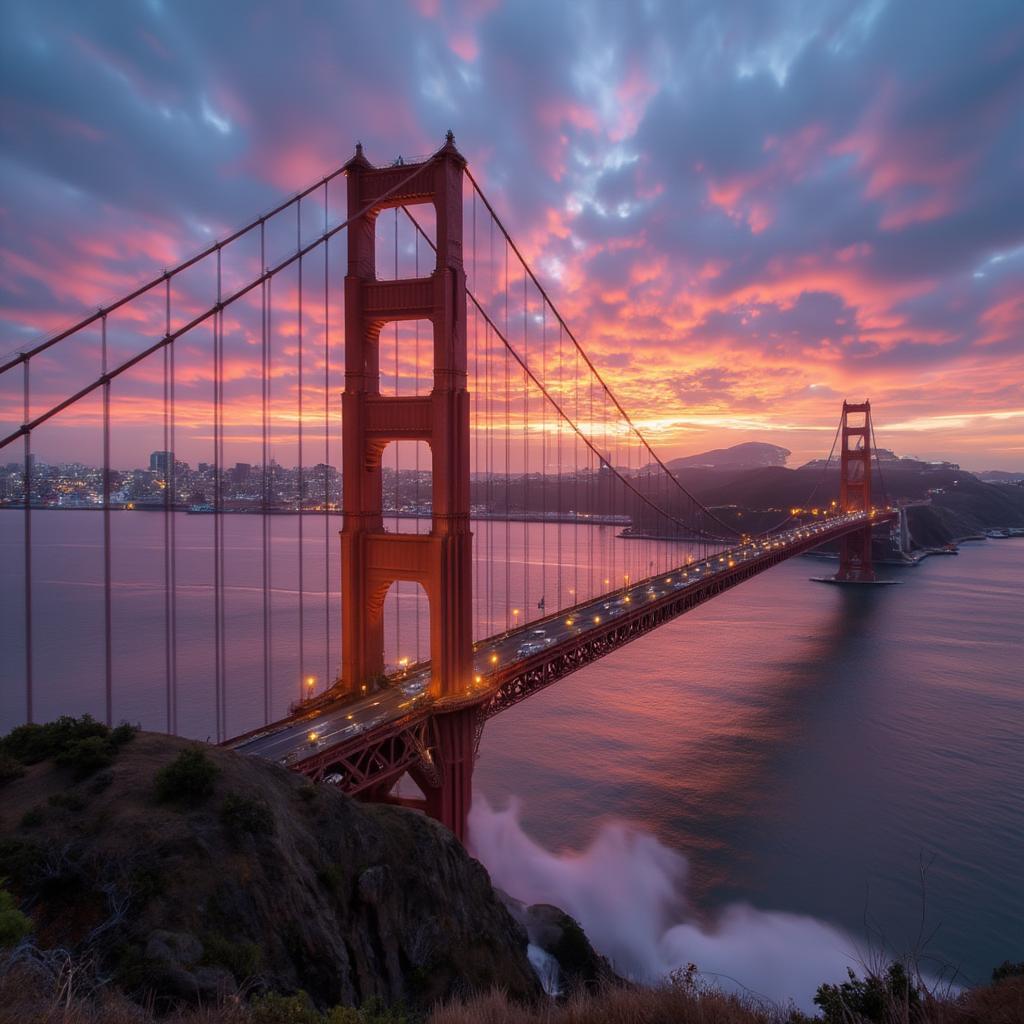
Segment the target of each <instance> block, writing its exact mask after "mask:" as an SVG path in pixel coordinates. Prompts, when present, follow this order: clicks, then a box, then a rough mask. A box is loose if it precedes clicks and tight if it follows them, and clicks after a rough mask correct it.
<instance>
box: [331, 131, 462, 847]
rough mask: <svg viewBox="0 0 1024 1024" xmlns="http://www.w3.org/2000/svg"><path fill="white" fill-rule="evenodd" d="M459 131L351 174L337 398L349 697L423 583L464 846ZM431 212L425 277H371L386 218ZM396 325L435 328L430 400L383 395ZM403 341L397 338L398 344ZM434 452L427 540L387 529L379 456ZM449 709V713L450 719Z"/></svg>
mask: <svg viewBox="0 0 1024 1024" xmlns="http://www.w3.org/2000/svg"><path fill="white" fill-rule="evenodd" d="M465 166H466V161H465V159H464V157H463V156H462V154H461V153H459V151H458V150H457V149H456V147H455V143H454V139H453V138H452V135H451V133H449V135H448V139H447V141H446V143H445V145H444V146H442V147H441V149H439V150H438V151H437V152H436V153H435V154H434V155H433V156H432V157H431V158H430V159H428V160H425V161H423V162H422V163H413V164H404V163H397V164H395V165H392V166H390V167H381V168H377V167H374V166H373V165H372V164H371V163H370V162H369V161H368V160H367V159H366V157H365V156H364V155H363V150H362V146H361V145H357V146H356V153H355V156H354V157H353V158H352V159H351V160H349V162H348V163H347V164H346V165H345V168H344V170H345V174H346V177H347V189H348V215H349V217H350V218H351V223H350V225H349V229H348V273H347V275H346V277H345V390H344V393H343V394H342V467H343V473H344V479H343V487H342V506H343V511H344V526H343V528H342V532H341V585H342V593H343V594H344V597H345V599H344V601H343V602H342V630H341V632H342V667H341V680H340V685H339V689H340V690H341V692H348V693H360V692H364V691H363V687H364V686H365V687H367V689H369V688H371V687H372V686H373V684H374V681H375V680H377V679H379V678H380V676H381V675H382V673H383V671H384V668H385V663H384V637H383V630H382V623H383V601H384V596H385V595H386V594H387V591H388V589H389V588H390V587H391V585H392V583H394V582H395V581H399V580H402V581H405V580H410V581H412V582H415V583H418V584H420V585H421V586H422V587H423V589H424V591H425V592H426V594H427V600H428V603H429V607H430V662H431V680H430V687H429V689H430V696H431V697H432V698H433V699H434V700H435V701H436V702H439V707H438V710H439V712H440V713H439V714H437V715H435V716H434V717H433V719H432V722H433V730H434V740H435V742H434V746H433V754H432V756H433V762H432V763H433V765H434V771H432V772H431V773H430V774H429V778H427V779H426V783H427V790H428V791H427V803H428V805H429V813H431V814H432V815H433V816H435V817H437V818H439V819H440V820H441V821H443V822H444V823H445V824H446V825H448V826H449V827H450V828H451V829H452V830H453V831H454V832H455V833H456V835H458V836H459V837H460V838H464V837H465V828H466V814H467V813H468V810H469V798H470V791H471V778H472V765H473V751H474V746H475V723H476V716H475V712H474V710H473V709H472V708H465V709H460V708H459V707H458V704H459V698H460V697H464V695H465V694H466V692H467V691H468V690H469V688H470V686H471V682H472V679H473V640H472V608H473V600H472V598H473V595H472V534H471V531H470V521H469V507H470V505H469V455H470V432H469V410H470V403H469V389H468V352H467V344H466V275H465V270H464V267H463V231H462V204H463V172H464V169H465ZM421 204H429V205H430V206H432V207H433V214H434V218H433V219H434V226H435V227H434V230H435V238H436V260H435V263H434V268H433V271H432V272H431V273H430V274H429V275H428V276H422V274H423V268H422V267H421V269H420V275H421V276H413V277H387V276H383V277H382V276H378V273H377V219H378V217H379V216H380V214H381V212H382V211H384V210H387V209H390V208H395V207H402V206H414V205H421ZM401 321H428V322H429V325H430V331H429V334H430V337H429V338H427V339H425V340H426V342H427V345H426V347H427V348H428V349H430V350H432V355H433V373H432V376H431V381H430V383H431V388H430V391H429V392H428V393H426V394H413V395H407V394H406V395H402V394H390V395H386V394H382V393H381V373H382V367H381V365H380V335H381V331H382V330H386V329H388V328H389V326H390V327H391V329H392V330H393V329H394V326H393V325H394V324H395V323H396V322H401ZM398 336H399V337H401V333H400V332H399V334H398ZM402 440H406V441H425V442H427V444H428V445H429V446H430V471H431V518H430V531H429V533H422V534H414V533H395V532H390V533H389V532H388V531H386V530H385V528H384V508H383V473H382V454H383V452H384V450H385V448H386V447H387V446H388V444H389V443H390V442H392V441H402ZM445 704H451V705H452V708H451V710H450V711H445V710H444V705H445Z"/></svg>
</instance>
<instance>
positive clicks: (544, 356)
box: [540, 300, 549, 612]
mask: <svg viewBox="0 0 1024 1024" xmlns="http://www.w3.org/2000/svg"><path fill="white" fill-rule="evenodd" d="M547 323H548V318H547V303H545V302H544V301H543V300H542V301H541V304H540V376H541V380H543V381H544V383H545V384H547V378H548V339H547ZM547 404H548V403H547V399H546V398H545V397H544V396H543V395H541V398H540V479H541V484H540V497H541V501H540V514H541V521H540V599H541V601H542V602H543V603H544V605H545V607H544V608H543V609H541V611H542V612H546V610H547V608H546V606H547V600H548V598H547V589H548V511H549V502H548V408H547Z"/></svg>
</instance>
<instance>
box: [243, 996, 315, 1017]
mask: <svg viewBox="0 0 1024 1024" xmlns="http://www.w3.org/2000/svg"><path fill="white" fill-rule="evenodd" d="M249 1019H250V1021H251V1022H252V1024H323V1020H324V1018H323V1016H322V1014H320V1013H318V1012H317V1009H316V1007H315V1006H314V1005H313V1003H312V1002H311V1000H310V998H309V996H307V995H306V993H305V992H299V993H298V994H297V995H294V996H283V995H280V994H279V993H277V992H268V993H266V994H265V995H262V996H260V997H259V998H258V999H254V1000H253V1001H252V1002H251V1003H250V1004H249Z"/></svg>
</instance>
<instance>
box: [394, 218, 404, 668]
mask: <svg viewBox="0 0 1024 1024" xmlns="http://www.w3.org/2000/svg"><path fill="white" fill-rule="evenodd" d="M395 280H396V281H397V280H398V207H397V206H396V207H395ZM398 394H399V388H398V321H397V320H396V321H395V397H396V398H397V397H398ZM399 480H400V467H399V444H398V442H397V441H396V442H395V497H394V509H395V533H398V532H399V530H400V525H399V518H398V517H399V514H400V512H401V507H402V506H401V504H400V502H399V493H400V492H399ZM394 653H395V661H396V662H397V661H398V660H399V659H400V658H401V657H402V582H401V580H396V581H395V652H394Z"/></svg>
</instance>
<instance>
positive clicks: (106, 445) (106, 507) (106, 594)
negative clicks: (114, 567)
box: [100, 313, 114, 725]
mask: <svg viewBox="0 0 1024 1024" xmlns="http://www.w3.org/2000/svg"><path fill="white" fill-rule="evenodd" d="M100 331H101V335H100V337H101V341H100V345H101V353H102V354H101V363H102V367H103V369H102V373H103V375H104V376H106V373H107V316H106V314H105V313H104V314H103V319H102V320H101V321H100ZM110 616H111V600H110V381H109V380H105V381H104V382H103V679H104V696H105V698H106V699H105V711H106V715H105V719H104V720H105V721H106V723H107V725H112V724H113V718H114V706H113V705H114V686H113V653H114V651H113V643H112V635H113V633H112V625H111V621H110Z"/></svg>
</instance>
